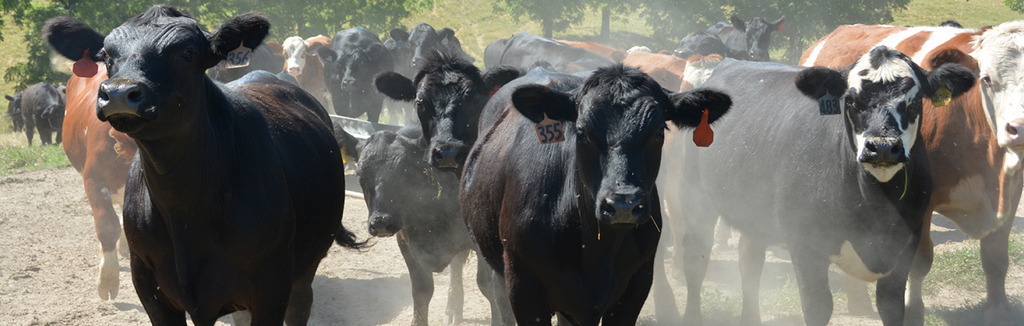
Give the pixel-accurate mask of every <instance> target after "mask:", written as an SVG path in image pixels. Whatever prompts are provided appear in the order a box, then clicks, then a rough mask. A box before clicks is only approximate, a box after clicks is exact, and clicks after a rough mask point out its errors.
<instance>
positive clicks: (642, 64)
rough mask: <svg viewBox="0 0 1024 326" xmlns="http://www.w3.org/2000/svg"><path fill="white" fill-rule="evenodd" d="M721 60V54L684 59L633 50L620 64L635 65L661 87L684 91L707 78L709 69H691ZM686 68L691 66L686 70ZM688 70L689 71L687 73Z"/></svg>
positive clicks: (698, 85) (696, 85) (695, 86)
mask: <svg viewBox="0 0 1024 326" xmlns="http://www.w3.org/2000/svg"><path fill="white" fill-rule="evenodd" d="M720 61H722V56H720V55H717V54H712V55H709V56H701V55H692V56H690V58H688V59H686V60H684V59H680V58H677V57H674V56H671V55H665V54H660V53H650V52H643V51H633V52H630V53H629V55H627V56H626V59H624V60H622V64H624V65H627V66H631V67H637V68H639V69H640V71H643V72H644V73H646V74H647V75H649V76H651V78H654V80H655V81H657V82H658V84H661V87H664V88H666V89H669V90H672V91H677V92H685V91H688V90H691V89H694V88H697V87H700V84H702V83H703V82H704V81H706V80H707V78H708V75H710V72H711V70H702V69H693V68H694V67H697V68H699V67H703V66H704V65H707V64H709V63H710V64H717V63H718V62H720ZM687 68H691V69H689V70H687ZM688 71H689V73H688Z"/></svg>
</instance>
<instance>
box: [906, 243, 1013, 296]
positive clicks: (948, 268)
mask: <svg viewBox="0 0 1024 326" xmlns="http://www.w3.org/2000/svg"><path fill="white" fill-rule="evenodd" d="M968 241H969V245H968V246H966V247H963V248H960V249H957V250H954V251H950V252H943V253H938V254H935V258H934V260H933V262H932V269H931V271H930V272H929V273H928V276H927V278H926V279H925V282H924V288H923V289H922V292H923V294H924V295H934V294H936V293H937V292H938V291H939V289H940V288H955V289H958V290H967V291H985V271H984V270H983V269H982V267H981V248H980V242H979V241H978V240H968ZM1007 251H1008V255H1009V257H1010V261H1011V262H1012V263H1013V264H1020V263H1021V262H1022V261H1024V234H1021V233H1019V232H1014V233H1011V234H1010V240H1009V248H1008V250H1007Z"/></svg>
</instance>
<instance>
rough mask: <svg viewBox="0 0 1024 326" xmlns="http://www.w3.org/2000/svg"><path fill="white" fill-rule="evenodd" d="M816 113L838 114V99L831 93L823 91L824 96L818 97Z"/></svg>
mask: <svg viewBox="0 0 1024 326" xmlns="http://www.w3.org/2000/svg"><path fill="white" fill-rule="evenodd" d="M818 113H820V114H821V115H834V114H839V113H840V110H839V99H837V98H836V97H835V96H832V94H831V93H829V92H825V96H822V97H821V98H819V99H818Z"/></svg>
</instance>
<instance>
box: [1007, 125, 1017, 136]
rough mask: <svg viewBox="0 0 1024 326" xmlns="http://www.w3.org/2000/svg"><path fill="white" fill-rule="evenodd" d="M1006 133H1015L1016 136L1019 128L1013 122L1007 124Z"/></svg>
mask: <svg viewBox="0 0 1024 326" xmlns="http://www.w3.org/2000/svg"><path fill="white" fill-rule="evenodd" d="M1006 133H1008V134H1010V135H1013V136H1016V135H1017V128H1016V127H1014V126H1013V125H1012V124H1007V125H1006Z"/></svg>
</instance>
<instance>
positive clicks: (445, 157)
mask: <svg viewBox="0 0 1024 326" xmlns="http://www.w3.org/2000/svg"><path fill="white" fill-rule="evenodd" d="M465 150H466V147H465V146H461V145H457V144H435V145H433V146H431V149H430V157H429V158H428V159H427V163H430V165H431V166H433V167H436V168H439V169H458V168H459V161H460V157H461V156H462V154H463V152H465Z"/></svg>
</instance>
